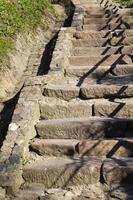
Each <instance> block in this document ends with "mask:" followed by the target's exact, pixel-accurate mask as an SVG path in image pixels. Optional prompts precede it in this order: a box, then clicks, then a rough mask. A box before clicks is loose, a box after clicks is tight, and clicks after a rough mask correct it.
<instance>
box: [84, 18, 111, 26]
mask: <svg viewBox="0 0 133 200" xmlns="http://www.w3.org/2000/svg"><path fill="white" fill-rule="evenodd" d="M108 22H109V19H107V18H106V17H103V18H95V17H94V18H89V17H88V18H84V24H85V25H87V24H92V23H94V24H101V23H108Z"/></svg>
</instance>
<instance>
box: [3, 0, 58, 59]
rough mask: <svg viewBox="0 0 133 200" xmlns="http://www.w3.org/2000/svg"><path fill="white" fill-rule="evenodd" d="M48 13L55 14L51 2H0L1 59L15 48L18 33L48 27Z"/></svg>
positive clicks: (13, 0) (32, 0) (28, 0)
mask: <svg viewBox="0 0 133 200" xmlns="http://www.w3.org/2000/svg"><path fill="white" fill-rule="evenodd" d="M46 11H48V12H52V13H55V11H54V8H53V7H52V4H51V3H50V2H49V0H0V58H1V57H3V56H5V55H7V53H8V52H10V51H11V50H12V49H13V48H14V39H15V36H16V34H17V33H19V32H27V31H31V30H34V29H35V28H36V27H37V26H38V25H40V24H42V23H43V25H44V26H46V25H47V23H46V21H44V20H43V22H42V17H43V15H44V14H45V12H46Z"/></svg>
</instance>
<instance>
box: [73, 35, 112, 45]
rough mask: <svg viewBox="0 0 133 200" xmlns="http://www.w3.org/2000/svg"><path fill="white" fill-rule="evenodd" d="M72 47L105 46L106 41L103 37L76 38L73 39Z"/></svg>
mask: <svg viewBox="0 0 133 200" xmlns="http://www.w3.org/2000/svg"><path fill="white" fill-rule="evenodd" d="M72 42H73V47H101V46H105V45H106V43H107V42H108V41H106V40H105V39H104V38H96V37H95V38H93V39H92V38H90V39H88V40H87V39H86V40H84V39H78V40H73V41H72Z"/></svg>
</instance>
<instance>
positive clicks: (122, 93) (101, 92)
mask: <svg viewBox="0 0 133 200" xmlns="http://www.w3.org/2000/svg"><path fill="white" fill-rule="evenodd" d="M81 95H82V96H83V97H85V98H87V99H91V98H109V97H115V98H120V97H133V85H130V84H129V85H128V84H127V85H124V84H123V85H122V84H120V85H113V84H110V85H106V83H105V84H94V85H89V84H83V85H82V86H81Z"/></svg>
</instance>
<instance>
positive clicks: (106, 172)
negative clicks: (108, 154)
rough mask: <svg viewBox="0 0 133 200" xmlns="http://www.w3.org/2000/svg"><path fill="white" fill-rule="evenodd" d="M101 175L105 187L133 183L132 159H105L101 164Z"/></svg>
mask: <svg viewBox="0 0 133 200" xmlns="http://www.w3.org/2000/svg"><path fill="white" fill-rule="evenodd" d="M102 175H103V178H104V181H105V183H106V184H107V185H109V186H112V187H113V185H114V184H118V185H123V184H131V183H133V159H132V158H122V157H120V158H118V157H116V158H112V159H106V160H105V162H104V164H103V169H102Z"/></svg>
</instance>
